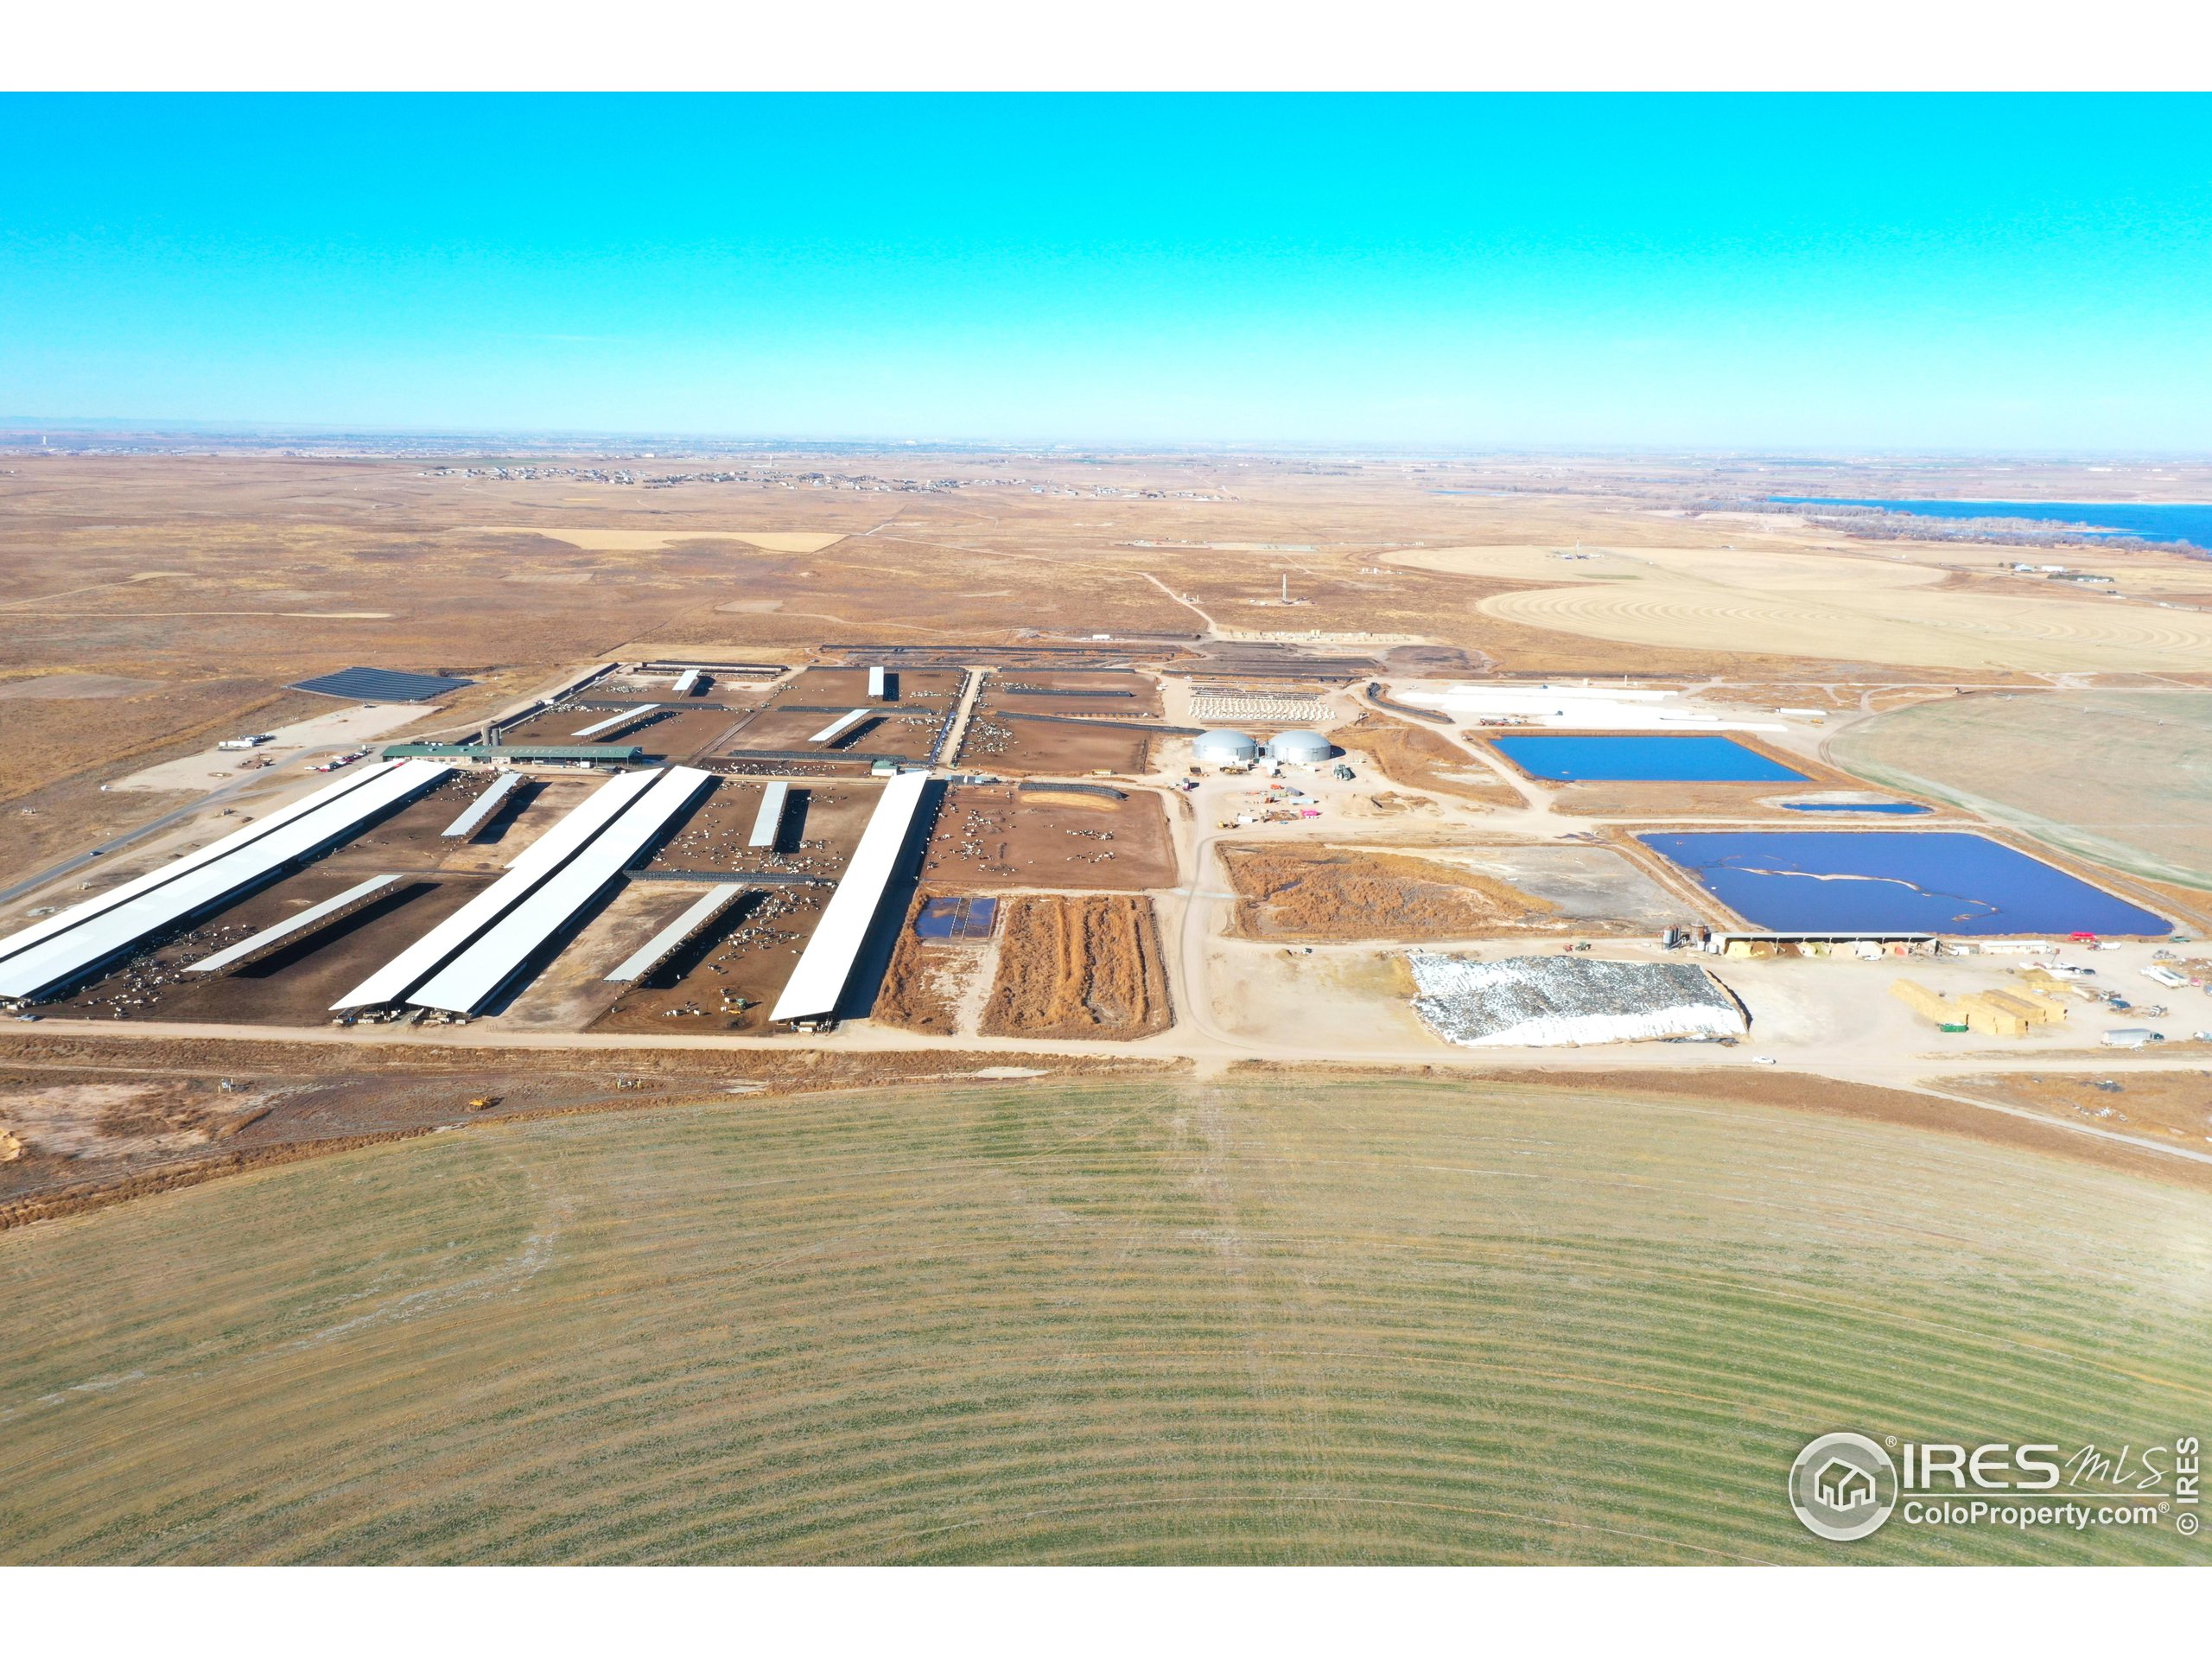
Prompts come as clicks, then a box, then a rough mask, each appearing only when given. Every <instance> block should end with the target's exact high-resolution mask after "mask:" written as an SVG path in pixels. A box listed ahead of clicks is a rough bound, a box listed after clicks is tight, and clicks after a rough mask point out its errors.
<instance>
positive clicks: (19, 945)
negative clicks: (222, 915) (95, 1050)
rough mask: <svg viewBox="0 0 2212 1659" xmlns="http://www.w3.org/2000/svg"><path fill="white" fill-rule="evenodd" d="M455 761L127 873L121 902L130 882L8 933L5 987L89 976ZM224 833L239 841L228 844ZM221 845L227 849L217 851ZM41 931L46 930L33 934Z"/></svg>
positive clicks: (1, 963)
mask: <svg viewBox="0 0 2212 1659" xmlns="http://www.w3.org/2000/svg"><path fill="white" fill-rule="evenodd" d="M451 770H452V768H451V767H450V766H440V765H438V764H437V763H435V762H434V761H427V760H404V761H396V762H392V763H390V764H387V765H385V766H374V767H371V768H369V769H368V772H367V775H365V776H364V777H362V778H360V779H358V780H348V781H349V782H350V783H352V785H353V786H352V787H350V788H348V789H346V790H344V791H340V792H335V793H334V792H333V791H331V790H322V791H317V792H316V794H315V795H314V796H311V797H309V798H308V800H307V801H303V802H301V803H298V804H297V805H296V807H294V808H292V809H289V811H288V813H286V814H272V815H271V817H272V818H281V819H282V822H281V823H278V824H277V827H275V828H273V829H268V828H266V827H265V826H266V825H267V823H268V822H269V821H268V820H264V823H263V824H261V825H254V826H250V827H251V828H255V829H264V833H263V834H261V835H258V836H252V837H250V838H247V839H244V840H238V839H237V838H235V837H226V838H225V842H217V843H216V845H215V847H213V848H203V849H201V851H200V854H198V855H194V857H193V858H192V859H190V860H180V861H178V863H177V864H176V865H173V866H171V867H169V868H167V869H163V870H157V871H156V872H154V873H153V874H152V875H151V876H150V877H141V878H140V880H139V881H138V882H136V883H126V884H125V887H126V888H127V887H137V888H138V889H139V891H137V893H133V894H131V895H130V896H129V897H125V898H123V899H122V900H121V902H115V900H116V899H117V898H118V893H121V892H122V891H123V890H122V889H118V893H108V894H104V895H103V896H102V899H100V900H95V901H92V903H89V904H85V905H79V906H76V907H75V908H74V909H73V910H69V911H65V912H62V913H61V914H60V915H59V916H54V917H49V918H48V921H47V923H44V924H41V928H40V929H26V930H25V931H24V932H23V933H19V934H17V935H16V936H15V937H14V938H10V939H7V940H4V941H0V996H6V997H32V996H38V995H43V994H45V993H48V992H50V991H54V990H57V989H60V988H63V987H65V986H67V985H69V984H71V983H73V982H75V981H77V980H79V979H82V978H84V977H86V976H87V975H88V974H90V973H92V971H93V970H94V969H98V968H99V967H100V966H102V965H103V964H105V963H107V962H109V961H110V960H111V959H112V958H113V957H117V956H118V955H120V954H122V953H123V952H124V951H125V950H129V949H130V947H131V946H132V945H134V944H137V942H138V941H139V940H141V939H143V938H146V937H147V936H148V935H149V934H152V933H156V932H158V931H162V929H164V928H168V927H171V926H174V925H176V924H177V923H179V922H182V921H185V920H187V919H188V918H191V917H193V916H194V915H196V914H198V913H199V912H201V911H204V910H207V909H209V908H210V907H212V906H214V905H217V904H219V903H220V902H221V901H222V900H224V899H227V898H229V897H231V896H232V894H234V893H239V892H241V891H242V890H244V889H245V888H248V887H253V886H256V885H257V884H258V883H260V882H261V881H263V880H266V879H267V878H268V877H270V876H271V875H274V874H277V872H279V871H281V870H282V869H283V868H285V867H286V866H287V865H289V864H291V863H293V862H294V861H297V860H299V859H302V858H305V857H308V855H312V854H314V853H317V852H321V851H322V850H324V849H327V848H329V847H332V846H334V845H336V844H338V843H339V842H344V841H347V840H350V839H351V838H352V837H353V836H354V835H356V834H358V833H359V830H360V829H361V828H362V827H363V826H364V825H365V824H366V823H368V822H369V821H370V820H371V819H372V818H374V817H378V816H379V815H380V814H382V813H384V812H385V811H388V810H391V808H393V807H395V806H397V805H399V804H401V803H402V802H404V801H407V800H410V799H412V798H414V797H415V796H416V795H419V794H421V793H422V792H423V791H424V790H426V789H428V788H429V787H430V786H431V785H433V784H435V783H436V782H437V781H438V780H439V779H442V778H443V777H444V776H445V775H446V773H447V772H450V771H451ZM242 833H243V832H242ZM226 842H233V843H234V844H232V845H229V846H227V848H226ZM217 849H224V850H222V851H220V852H219V853H217ZM210 854H217V855H215V856H213V857H210V856H208V855H210ZM53 924H59V926H58V927H55V926H52V925H53ZM41 930H43V931H41ZM33 932H41V937H40V938H37V939H36V940H35V941H31V942H27V940H28V936H29V934H31V933H33Z"/></svg>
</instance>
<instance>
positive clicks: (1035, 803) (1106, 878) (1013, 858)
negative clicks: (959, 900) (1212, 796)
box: [923, 784, 1175, 891]
mask: <svg viewBox="0 0 2212 1659" xmlns="http://www.w3.org/2000/svg"><path fill="white" fill-rule="evenodd" d="M923 873H924V874H925V876H927V877H930V878H931V879H934V880H938V881H940V882H945V883H950V884H951V885H952V886H954V887H957V888H958V889H959V890H961V891H966V890H968V889H969V888H981V889H989V888H992V887H1009V886H1016V887H1070V888H1084V887H1119V888H1148V887H1167V886H1170V885H1171V884H1173V881H1174V880H1175V849H1174V845H1173V841H1172V840H1171V839H1170V837H1169V835H1168V828H1167V816H1166V811H1165V810H1163V804H1162V801H1161V798H1160V796H1158V795H1156V794H1154V793H1152V792H1151V791H1147V790H1132V791H1128V793H1127V798H1125V799H1122V800H1118V801H1117V800H1113V799H1110V798H1107V797H1104V796H1098V795H1081V794H1076V793H1072V792H1071V793H1066V794H1050V793H1045V792H1040V791H1029V792H1027V793H1023V792H1021V791H1017V790H1015V789H1014V787H1013V786H1012V785H996V784H956V785H953V786H952V787H951V788H950V789H949V790H948V791H946V792H945V799H944V810H942V811H940V812H939V813H938V819H937V827H936V830H935V832H934V833H933V834H932V835H931V837H930V844H929V854H928V863H927V864H926V865H925V867H924V872H923Z"/></svg>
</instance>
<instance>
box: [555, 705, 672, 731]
mask: <svg viewBox="0 0 2212 1659" xmlns="http://www.w3.org/2000/svg"><path fill="white" fill-rule="evenodd" d="M659 707H660V704H658V703H657V702H646V703H640V704H639V706H638V707H636V708H635V709H624V710H623V711H622V712H621V713H620V714H619V715H608V716H607V718H606V719H605V720H595V721H592V723H591V724H590V725H588V726H579V727H577V728H576V729H575V731H573V732H571V733H570V734H569V735H570V736H571V737H597V736H598V735H599V734H601V732H611V731H613V729H614V728H616V727H618V726H627V725H629V724H630V723H631V722H632V721H639V720H643V719H644V718H645V716H646V715H650V714H651V713H652V712H653V710H654V709H658V708H659Z"/></svg>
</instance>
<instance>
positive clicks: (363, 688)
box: [289, 668, 476, 702]
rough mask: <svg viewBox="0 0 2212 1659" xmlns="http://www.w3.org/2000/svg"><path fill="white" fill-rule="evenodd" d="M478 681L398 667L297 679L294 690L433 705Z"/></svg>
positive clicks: (352, 699) (358, 699)
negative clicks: (433, 701) (440, 698)
mask: <svg viewBox="0 0 2212 1659" xmlns="http://www.w3.org/2000/svg"><path fill="white" fill-rule="evenodd" d="M475 683H476V682H475V681H474V680H457V679H448V677H445V676H444V675H442V674H410V673H408V672H407V671H405V670H404V669H397V668H341V669H340V670H339V671H337V672H336V673H335V674H318V675H316V676H315V678H313V679H311V680H295V681H293V682H292V683H291V685H290V687H289V690H294V691H312V692H314V693H315V695H316V696H322V697H344V698H346V699H347V700H348V701H349V702H430V701H432V700H433V699H435V698H437V697H448V696H452V695H453V694H454V692H456V691H466V690H467V689H468V688H469V687H470V686H472V685H474V684H475Z"/></svg>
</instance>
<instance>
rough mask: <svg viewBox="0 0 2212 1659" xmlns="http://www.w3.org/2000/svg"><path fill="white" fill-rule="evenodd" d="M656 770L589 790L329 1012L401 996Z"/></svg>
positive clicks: (517, 898)
mask: <svg viewBox="0 0 2212 1659" xmlns="http://www.w3.org/2000/svg"><path fill="white" fill-rule="evenodd" d="M659 776H660V773H659V772H657V771H646V772H625V773H624V774H623V775H622V776H621V777H620V778H616V779H612V780H611V781H609V782H607V783H606V784H603V785H601V786H600V787H599V788H598V789H596V790H594V791H592V793H591V796H590V798H588V800H586V801H585V802H584V803H583V804H582V805H581V806H579V807H577V808H575V810H573V811H571V812H569V814H568V815H567V816H566V817H563V818H562V820H561V821H560V822H559V823H556V824H555V825H554V826H553V827H552V828H551V829H548V830H547V831H546V832H545V833H544V834H543V835H542V836H539V837H538V838H537V840H536V841H533V842H531V843H530V845H529V846H528V847H526V848H524V849H523V851H522V853H521V854H520V855H518V857H517V858H516V859H515V860H514V861H513V862H512V863H510V864H509V865H508V866H507V873H506V874H505V875H503V876H501V877H500V878H499V880H497V881H494V882H493V884H492V885H491V886H490V887H486V888H485V889H484V891H483V892H481V893H478V894H477V895H476V896H475V897H474V899H470V900H469V901H468V902H467V904H465V905H463V906H461V908H460V909H459V910H456V911H455V912H454V913H453V914H452V915H450V916H448V917H447V918H445V920H443V921H442V922H440V923H439V924H438V925H436V926H435V927H434V928H432V929H431V930H430V931H429V932H428V933H425V934H424V935H423V937H422V938H419V939H417V940H416V941H415V943H414V944H410V945H409V946H408V947H407V948H406V949H405V950H403V951H401V952H400V953H399V954H398V955H397V956H396V957H393V958H392V959H391V961H390V962H388V963H385V965H384V966H383V967H381V968H379V969H377V970H376V972H374V973H373V974H371V975H370V976H368V977H367V978H366V979H365V980H363V981H362V982H360V983H359V985H356V986H355V987H354V988H353V989H352V990H350V991H348V992H347V993H346V995H344V996H342V997H340V998H339V1000H338V1001H335V1002H334V1003H332V1004H331V1005H330V1007H331V1012H333V1013H334V1014H335V1013H339V1012H341V1011H343V1010H345V1009H346V1008H367V1007H381V1006H382V1005H384V1004H385V1003H388V1002H398V1001H403V1000H404V998H405V997H406V995H407V993H408V992H410V991H411V990H413V989H414V988H416V986H417V985H420V984H421V983H422V982H423V981H424V980H426V979H428V978H429V976H431V975H432V974H434V973H435V972H437V970H438V969H439V968H440V967H441V966H442V965H443V964H444V963H445V962H446V961H447V960H448V958H450V957H453V956H454V954H455V953H456V952H458V951H459V950H461V948H462V947H463V946H465V945H466V944H467V943H468V942H469V941H470V940H471V939H473V938H475V937H476V936H477V935H478V934H480V933H481V932H482V931H484V930H485V929H486V928H487V927H489V926H491V925H492V924H493V922H495V921H497V920H498V919H499V918H500V917H501V916H504V915H505V914H506V912H508V911H510V910H512V909H513V908H514V906H517V905H518V904H520V903H521V902H522V901H523V899H524V898H526V897H528V896H529V894H530V893H531V890H532V889H533V888H535V887H537V885H538V884H539V883H540V882H542V881H543V880H545V878H546V877H548V876H549V875H550V874H553V872H554V871H555V870H556V869H558V868H560V867H561V866H562V865H563V863H565V862H566V861H568V860H569V859H570V858H571V857H573V856H574V855H575V853H576V850H577V849H579V848H581V847H582V845H583V844H584V843H585V842H588V841H589V840H590V839H591V838H592V836H594V835H596V834H598V833H599V831H600V829H601V828H602V827H603V826H605V825H606V824H607V823H608V822H609V821H610V820H612V819H613V817H614V815H615V814H616V813H618V812H620V810H622V809H623V808H624V807H626V806H627V805H629V804H630V803H631V802H632V801H633V800H635V799H636V798H638V797H639V795H641V794H643V793H644V792H645V789H646V787H647V786H648V785H651V784H652V781H653V779H656V778H658V777H659Z"/></svg>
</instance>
